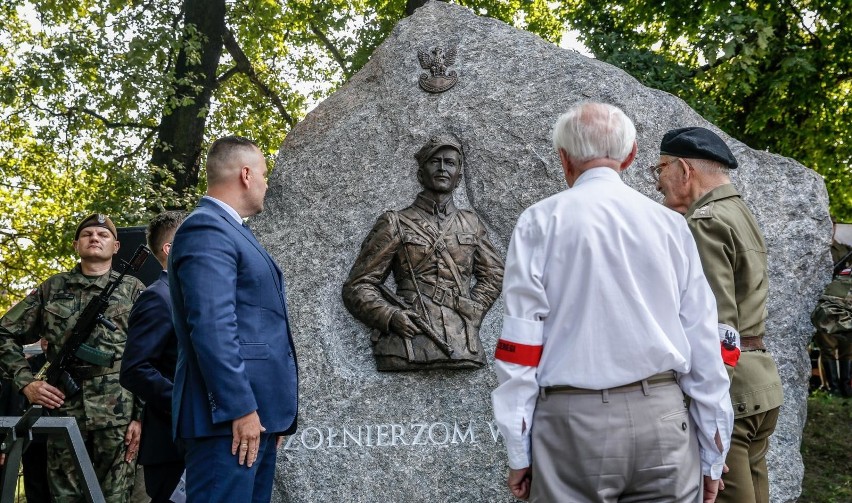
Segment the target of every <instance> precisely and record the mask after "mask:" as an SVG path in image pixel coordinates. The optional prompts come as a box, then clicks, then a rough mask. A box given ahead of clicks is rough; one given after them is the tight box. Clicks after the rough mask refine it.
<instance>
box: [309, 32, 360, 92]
mask: <svg viewBox="0 0 852 503" xmlns="http://www.w3.org/2000/svg"><path fill="white" fill-rule="evenodd" d="M309 26H310V28H311V32H313V34H314V35H315V36H316V37H317V38H318V39H319V40H320V42H322V45H324V46H325V48H326V49H328V52H330V53H331V56H332V57H333V58H334V60H335V61H336V62H337V64H338V65H340V69H341V70H343V75H344V76H345V77H346V79H347V80H348V79H349V77H350V76H351V70H350V69H349V65H347V64H346V58H344V57H343V55H342V54H341V53H340V51H339V50H338V49H337V47H336V46H335V45H334V44H333V43H331V40H329V38H328V37H326V36H325V33H323V32H322V31H320V29H319V28H317V26H316V25H315V24H314V23H313V22H311V23H310V24H309Z"/></svg>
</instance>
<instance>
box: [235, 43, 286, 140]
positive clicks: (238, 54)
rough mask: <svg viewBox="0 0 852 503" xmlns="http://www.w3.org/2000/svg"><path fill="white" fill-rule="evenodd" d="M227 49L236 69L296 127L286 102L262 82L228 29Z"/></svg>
mask: <svg viewBox="0 0 852 503" xmlns="http://www.w3.org/2000/svg"><path fill="white" fill-rule="evenodd" d="M225 49H227V50H228V53H229V54H230V55H231V57H232V58H234V62H236V66H235V67H234V68H235V69H236V70H238V71H240V72H242V73H244V74H245V75H246V76H247V77H248V78H249V81H251V83H252V84H254V85H255V86H256V87H257V88H258V89H259V90H260V92H261V93H262V94H263V95H264V96H266V97H267V98H269V100H270V101H272V104H273V105H275V108H276V109H278V113H280V114H281V116H282V117H284V120H286V121H287V124H290V127H293V126H295V125H296V120H295V119H293V116H292V115H290V113H289V112H287V107H285V106H284V101H282V100H281V97H280V96H278V95H277V94H276V93H275V91H273V90H272V89H271V88H270V87H269V86H267V85H266V84H265V83H264V82H263V81H261V80H260V77H258V76H257V72H256V71H255V69H254V66H252V64H251V61H249V59H248V56H246V54H245V53H244V52H243V49H242V48H241V47H240V44H239V43H238V42H237V39H236V38H235V37H234V33H233V32H232V31H231V30H230V29H228V28H226V29H225ZM229 73H231V71H230V70H228V72H225V75H228V74H229ZM225 75H223V76H222V77H220V78H219V80H220V81H221V80H222V78H223V77H225Z"/></svg>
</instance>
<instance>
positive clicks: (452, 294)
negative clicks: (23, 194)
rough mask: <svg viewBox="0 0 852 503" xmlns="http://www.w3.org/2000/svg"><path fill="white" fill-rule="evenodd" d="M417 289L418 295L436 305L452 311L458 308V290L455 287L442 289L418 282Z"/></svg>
mask: <svg viewBox="0 0 852 503" xmlns="http://www.w3.org/2000/svg"><path fill="white" fill-rule="evenodd" d="M408 283H409V284H410V283H411V282H408ZM406 286H407V285H406ZM417 287H418V288H419V289H420V293H422V294H423V295H425V296H426V297H428V298H430V299H432V302H434V303H435V304H436V305H439V306H447V307H450V308H452V309H456V308H457V307H458V298H459V289H458V288H457V287H455V286H448V287H442V286H436V285H433V284H430V283H424V282H422V281H418V282H417Z"/></svg>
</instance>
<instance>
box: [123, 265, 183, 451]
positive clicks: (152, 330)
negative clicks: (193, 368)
mask: <svg viewBox="0 0 852 503" xmlns="http://www.w3.org/2000/svg"><path fill="white" fill-rule="evenodd" d="M176 365H177V338H176V337H175V329H174V325H173V324H172V298H171V295H170V294H169V275H168V274H167V273H166V272H165V271H163V272H162V273H160V278H159V279H158V280H157V281H155V282H153V283H151V286H149V287H148V288H147V289H145V291H144V292H142V293H141V294H140V295H139V298H138V299H136V302H135V303H134V304H133V309H132V310H131V311H130V319H129V321H128V323H127V343H126V345H125V347H124V359H123V360H122V362H121V374H120V375H119V381H120V382H121V385H122V386H124V387H125V388H127V389H128V390H130V391H131V392H132V393H133V394H134V395H136V396H138V397H140V398H142V400H144V401H145V413H144V415H143V416H142V440H141V441H140V443H139V463H140V464H142V465H155V464H160V463H174V462H179V461H183V452H182V451H181V450H180V449H179V448H178V447H177V446H176V445H175V443H174V442H173V441H172V387H173V384H172V383H173V382H174V379H175V366H176Z"/></svg>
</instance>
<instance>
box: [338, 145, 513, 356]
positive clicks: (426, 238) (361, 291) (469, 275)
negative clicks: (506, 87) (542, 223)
mask: <svg viewBox="0 0 852 503" xmlns="http://www.w3.org/2000/svg"><path fill="white" fill-rule="evenodd" d="M414 157H415V159H416V160H417V164H418V166H419V169H418V171H417V179H418V181H419V182H420V185H421V186H422V187H423V190H422V191H421V192H420V193H419V194H418V195H417V197H416V199H415V200H414V203H413V204H412V205H411V206H409V207H407V208H405V209H403V210H399V211H393V210H391V211H386V212H385V213H383V214H382V215H381V216H380V217H379V218H378V220H377V221H376V224H375V225H374V226H373V229H372V230H371V231H370V233H369V234H368V235H367V237H366V239H365V240H364V242H363V244H362V245H361V251H360V253H359V254H358V258H357V259H356V260H355V263H354V264H353V265H352V269H351V271H350V272H349V278H348V279H347V280H346V282H345V283H344V285H343V303H344V304H345V305H346V308H347V309H349V312H350V313H352V315H353V316H355V318H357V319H358V320H360V321H362V322H363V323H364V324H366V325H367V326H368V327H370V328H372V329H373V336H372V339H371V340H372V343H373V355H374V356H375V358H376V368H377V369H378V370H380V371H399V370H422V369H434V368H452V369H464V368H479V367H482V366H483V365H485V354H484V351H483V349H482V342H481V341H480V339H479V326H480V324H481V323H482V318H483V317H484V316H485V313H486V312H488V309H489V308H490V307H491V305H492V304H494V301H495V300H497V297H498V296H499V295H500V288H501V286H502V282H503V260H502V259H501V258H500V256H499V254H497V252H496V251H495V250H494V245H493V244H492V243H491V241H490V240H489V239H488V233H487V232H486V229H485V225H484V224H483V223H482V221H481V220H480V219H479V217H478V216H477V214H476V213H475V212H473V211H470V210H460V209H458V208H456V206H455V205H454V204H453V190H454V189H455V188H456V186H458V183H459V180H460V179H461V175H462V168H463V164H464V154H463V150H462V146H461V142H460V141H459V140H458V138H456V137H455V136H453V135H449V134H441V135H438V136H435V137H433V138H431V139H430V140H429V141H428V142H427V143H426V145H424V146H423V148H421V149H420V150H419V151H418V152H417V153H416V154H415V156H414ZM391 273H392V274H393V278H394V281H395V283H396V291H392V290H391V289H390V288H388V287H387V286H386V285H385V280H387V278H388V276H389V275H390V274H391Z"/></svg>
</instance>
